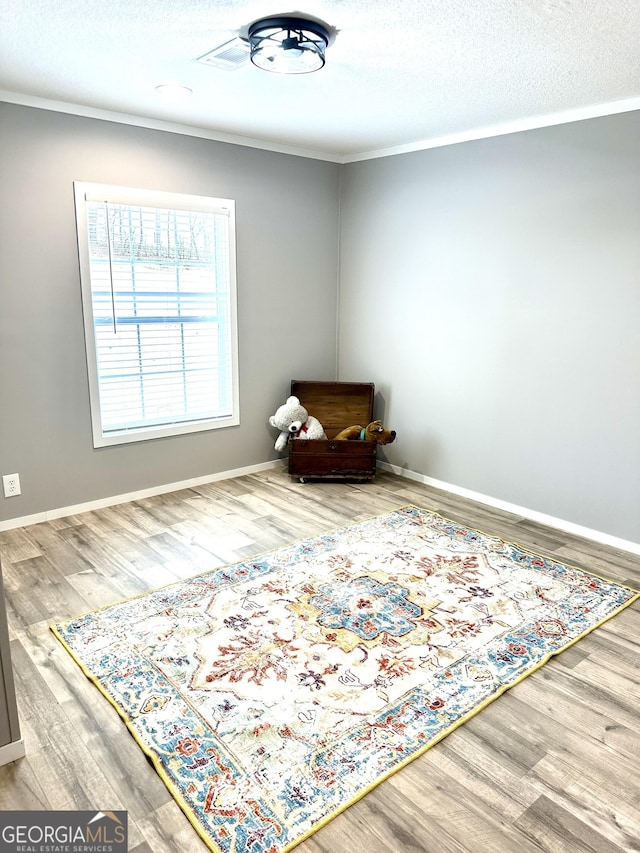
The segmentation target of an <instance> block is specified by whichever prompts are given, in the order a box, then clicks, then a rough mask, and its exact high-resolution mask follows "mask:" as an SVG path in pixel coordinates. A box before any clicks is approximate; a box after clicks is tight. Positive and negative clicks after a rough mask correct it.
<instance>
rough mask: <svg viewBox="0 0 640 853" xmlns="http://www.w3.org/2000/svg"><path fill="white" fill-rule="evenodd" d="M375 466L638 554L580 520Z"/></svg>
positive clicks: (633, 546)
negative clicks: (546, 512) (569, 519)
mask: <svg viewBox="0 0 640 853" xmlns="http://www.w3.org/2000/svg"><path fill="white" fill-rule="evenodd" d="M378 468H381V469H382V470H383V471H390V472H391V473H392V474H398V475H399V476H400V477H405V478H406V479H407V480H414V481H415V482H417V483H424V484H425V485H426V486H433V487H434V488H436V489H442V490H443V491H445V492H451V494H454V495H460V497H463V498H469V499H470V500H472V501H477V502H478V503H482V504H487V506H493V507H495V508H496V509H503V510H505V512H511V513H513V514H514V515H519V516H522V517H523V518H528V519H529V520H531V521H538V522H539V523H540V524H546V525H547V526H548V527H555V528H557V529H558V530H564V531H565V533H573V534H574V535H575V536H583V537H584V538H585V539H591V540H592V541H594V542H600V543H601V544H602V545H610V546H611V547H612V548H620V550H621V551H630V552H631V553H632V554H640V544H639V543H637V542H630V541H628V540H627V539H619V538H618V537H617V536H611V535H610V534H608V533H602V532H601V531H599V530H592V529H591V528H590V527H582V525H580V524H574V523H573V522H572V521H564V519H562V518H555V517H554V516H553V515H546V514H545V513H543V512H538V511H537V510H535V509H528V508H527V507H524V506H517V505H516V504H512V503H509V502H508V501H503V500H500V499H499V498H493V497H490V496H489V495H483V494H481V493H480V492H474V491H472V490H471V489H465V488H463V487H462V486H454V485H452V484H451V483H445V482H443V481H442V480H436V479H435V478H433V477H427V476H426V475H424V474H418V473H417V472H416V471H410V470H409V469H408V468H401V467H400V466H399V465H391V463H389V462H381V461H380V460H378Z"/></svg>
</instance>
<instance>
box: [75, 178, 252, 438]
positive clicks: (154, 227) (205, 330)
mask: <svg viewBox="0 0 640 853" xmlns="http://www.w3.org/2000/svg"><path fill="white" fill-rule="evenodd" d="M76 207H77V211H78V238H79V249H80V261H81V278H82V289H83V308H84V316H85V337H86V340H87V355H88V364H89V384H90V391H91V398H92V399H91V405H92V416H93V422H94V423H93V431H94V444H96V445H97V446H100V445H104V444H114V443H119V442H121V441H139V440H141V439H143V438H154V437H158V436H160V435H170V434H175V433H178V432H189V431H193V430H199V429H212V428H214V427H216V426H228V425H231V424H236V423H238V412H237V408H238V405H237V398H238V389H237V368H236V365H237V354H236V353H237V340H236V337H237V336H236V316H235V311H236V299H235V251H234V246H235V235H234V215H233V214H234V209H233V202H230V201H227V200H220V199H208V198H202V197H199V196H197V197H194V196H182V195H177V194H167V193H150V192H147V191H140V190H128V189H123V188H118V187H100V186H96V185H87V184H76ZM81 232H82V233H81Z"/></svg>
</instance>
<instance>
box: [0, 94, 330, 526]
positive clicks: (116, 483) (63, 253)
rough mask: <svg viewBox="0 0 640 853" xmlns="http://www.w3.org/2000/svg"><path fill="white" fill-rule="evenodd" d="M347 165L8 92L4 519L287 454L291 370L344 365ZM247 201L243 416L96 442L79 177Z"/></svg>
mask: <svg viewBox="0 0 640 853" xmlns="http://www.w3.org/2000/svg"><path fill="white" fill-rule="evenodd" d="M338 179H339V167H338V166H337V165H335V164H332V163H325V162H321V161H317V160H311V159H305V158H300V157H293V156H288V155H283V154H276V153H271V152H267V151H260V150H257V149H251V148H245V147H240V146H234V145H228V144H225V143H217V142H212V141H209V140H204V139H198V138H193V137H187V136H180V135H177V134H172V133H166V132H160V131H154V130H147V129H142V128H135V127H128V126H124V125H119V124H114V123H109V122H103V121H97V120H93V119H87V118H80V117H75V116H69V115H63V114H60V113H54V112H48V111H43V110H37V109H31V108H28V107H20V106H12V105H9V104H0V187H1V192H0V474H10V473H14V472H16V471H17V472H18V473H19V474H20V478H21V485H22V496H20V497H15V498H8V499H5V498H4V497H2V496H1V493H0V520H3V519H8V518H17V517H21V516H24V515H29V514H32V513H37V512H41V511H44V510H47V509H54V508H56V507H64V506H69V505H73V504H76V503H81V502H84V501H91V500H95V499H99V498H105V497H108V496H111V495H117V494H123V493H127V492H130V491H135V490H139V489H144V488H151V487H154V486H159V485H162V484H165V483H171V482H177V481H180V480H183V479H188V478H191V477H198V476H203V475H205V474H209V473H216V472H218V471H226V470H229V469H233V468H236V467H242V466H246V465H252V464H255V463H261V462H264V461H266V460H268V459H271V458H276V457H277V454H276V453H275V452H274V451H273V443H274V441H275V438H276V434H275V432H274V430H272V429H271V428H270V427H269V426H268V425H267V418H268V416H269V415H270V414H272V413H273V411H275V408H276V407H277V406H278V405H279V404H280V402H283V401H284V399H285V397H286V396H287V394H288V390H289V382H290V380H291V379H292V378H294V374H295V376H300V377H308V378H318V379H325V378H328V379H332V378H335V376H336V281H337V258H338V202H339V197H338ZM74 180H80V181H95V182H102V183H113V184H120V185H127V186H134V187H143V188H149V189H157V190H169V191H174V192H185V193H196V194H201V195H212V196H218V197H223V198H233V199H235V200H236V216H237V248H238V252H237V257H238V300H239V348H240V416H241V424H240V426H239V427H235V428H233V427H232V428H228V429H218V430H213V431H211V432H200V433H193V434H191V435H186V436H180V437H175V438H166V439H157V440H153V441H144V442H140V443H136V444H129V445H123V446H119V447H109V448H102V449H99V450H95V449H94V448H93V446H92V440H91V429H90V416H89V397H88V387H87V371H86V359H85V351H84V339H83V326H82V316H81V300H80V285H79V274H78V261H77V248H76V233H75V218H74V205H73V181H74Z"/></svg>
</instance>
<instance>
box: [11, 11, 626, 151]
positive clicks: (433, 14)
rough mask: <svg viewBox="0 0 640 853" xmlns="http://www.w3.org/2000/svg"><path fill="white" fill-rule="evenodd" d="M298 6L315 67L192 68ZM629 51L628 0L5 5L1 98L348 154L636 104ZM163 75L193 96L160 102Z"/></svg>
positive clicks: (292, 12)
mask: <svg viewBox="0 0 640 853" xmlns="http://www.w3.org/2000/svg"><path fill="white" fill-rule="evenodd" d="M296 13H297V14H308V15H310V16H313V17H316V18H319V19H321V20H323V21H324V22H326V23H327V24H328V25H329V26H330V27H332V28H335V30H336V31H337V35H336V37H335V40H334V43H333V44H332V45H331V46H330V47H329V48H328V50H327V64H326V66H325V68H324V69H322V70H321V71H319V72H316V73H314V74H309V75H298V76H280V75H276V74H268V73H266V72H264V71H260V70H258V69H257V68H254V67H253V66H252V65H250V64H248V65H247V66H246V67H243V68H242V69H240V70H235V71H229V70H222V69H217V68H212V67H207V66H204V65H202V64H199V63H196V62H195V61H194V60H195V59H196V58H197V57H199V56H201V55H202V54H204V53H207V52H208V51H210V50H211V49H212V48H214V47H217V46H218V45H219V44H221V43H223V42H225V41H228V40H229V39H231V38H233V37H234V36H236V35H238V34H244V33H246V27H247V25H248V24H249V23H251V22H252V21H254V20H256V19H257V18H261V17H265V16H266V15H275V14H296ZM639 45H640V3H639V0H396V2H393V0H304V2H303V3H302V5H301V7H300V8H296V7H293V8H289V7H285V6H279V5H278V4H277V2H274V3H272V2H266V0H207V2H204V0H127V2H124V0H111V2H109V3H99V2H97V0H93V2H91V0H90V2H87V0H62V2H61V0H4V3H3V4H2V5H1V8H0V90H3V91H2V92H1V93H0V99H4V100H13V101H16V102H22V103H37V104H41V102H40V101H39V100H38V99H47V100H49V101H58V102H63V103H65V104H71V105H77V107H78V111H79V112H82V111H83V110H85V112H86V110H87V109H88V108H92V109H94V110H95V109H99V110H108V111H116V112H119V113H125V114H129V115H133V116H139V117H142V118H143V119H148V120H162V121H164V122H172V123H177V124H181V125H187V126H191V127H193V128H198V129H201V130H202V131H205V132H208V133H209V134H211V135H213V136H215V135H216V134H218V135H219V136H220V137H222V138H224V135H225V134H226V135H232V136H234V137H248V138H250V139H253V140H258V141H262V142H263V143H265V144H266V145H267V146H270V147H276V148H277V147H278V146H281V147H283V149H284V150H290V149H292V148H296V149H305V150H312V151H314V152H320V153H321V154H324V155H326V156H327V157H329V158H330V159H337V160H340V159H343V160H344V159H356V158H357V157H358V156H361V155H363V154H365V153H366V152H372V151H379V150H380V149H387V148H393V147H397V146H403V145H411V144H414V143H420V142H422V141H425V140H426V141H428V140H434V139H439V138H441V137H447V136H452V135H456V134H461V135H465V134H469V135H471V134H472V132H473V131H477V130H481V129H483V128H488V127H493V126H496V125H502V124H505V123H510V122H518V121H521V120H525V119H530V118H532V117H533V118H535V117H543V116H549V115H555V114H561V113H563V112H565V111H568V110H579V109H585V110H588V109H592V108H594V107H602V105H607V104H610V103H611V102H619V101H623V102H624V101H627V103H626V104H625V103H623V104H616V106H614V107H612V108H610V109H608V110H607V109H602V110H601V112H603V113H604V112H607V111H618V109H628V108H639V107H640V50H639ZM168 80H175V81H178V82H180V83H182V84H184V85H186V86H189V87H190V88H191V89H192V90H193V95H192V96H191V97H190V98H189V99H188V100H187V101H186V102H181V103H177V104H169V103H166V102H164V101H162V100H161V98H160V96H159V95H158V93H157V92H156V90H155V87H156V86H157V85H158V84H160V83H163V82H166V81H168ZM42 105H46V104H44V103H42ZM65 109H67V107H65ZM68 109H71V107H69V108H68ZM558 118H559V120H561V118H560V115H559V116H558ZM542 123H552V122H548V121H546V122H542Z"/></svg>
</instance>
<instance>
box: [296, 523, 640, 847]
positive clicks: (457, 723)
mask: <svg viewBox="0 0 640 853" xmlns="http://www.w3.org/2000/svg"><path fill="white" fill-rule="evenodd" d="M436 514H438V513H436ZM454 523H457V522H454ZM474 529H477V528H474ZM479 532H482V531H479ZM513 544H515V543H513ZM532 553H535V552H532ZM540 556H542V555H540ZM580 571H582V569H580ZM613 583H616V581H613ZM618 585H619V586H622V587H624V589H629V587H626V586H624V584H618ZM639 599H640V592H636V594H635V595H634V596H633V598H630V599H629V600H628V601H625V602H624V604H621V605H620V606H619V607H618V608H617V609H616V610H614V611H613V612H612V613H609V614H608V615H607V616H605V617H604V619H601V620H600V621H599V622H597V623H596V624H595V625H592V626H590V627H589V628H588V629H587V630H586V631H584V632H583V633H582V634H579V635H578V636H577V637H574V638H573V640H571V641H570V642H569V643H567V644H566V645H565V646H563V647H562V648H561V649H556V651H555V652H550V653H549V654H548V655H546V656H545V657H544V658H543V659H542V660H540V661H538V663H537V664H536V665H535V666H534V667H532V668H531V669H529V670H527V672H524V673H522V674H521V675H519V676H518V677H517V678H516V679H514V680H513V681H510V682H509V683H508V684H503V686H502V687H501V688H500V689H499V690H497V691H496V692H495V693H494V694H492V695H491V696H489V697H487V698H486V699H483V701H482V702H480V704H479V705H478V706H477V707H476V708H473V709H472V710H471V711H468V712H467V713H466V714H464V715H463V716H462V717H460V718H459V719H458V720H456V721H455V723H452V724H451V725H450V726H448V727H447V728H446V729H443V731H441V732H439V733H438V734H437V735H436V736H435V737H434V738H432V739H431V740H430V741H429V742H428V743H427V744H425V745H424V746H422V747H420V749H418V750H417V751H416V752H414V753H412V754H411V755H408V756H407V757H406V758H404V759H403V760H402V761H401V762H399V763H398V764H396V765H395V766H394V767H392V768H390V769H389V770H387V772H386V773H384V774H383V775H382V776H380V777H379V778H378V779H376V780H375V782H371V783H370V784H369V785H367V787H366V788H364V789H363V790H362V791H359V792H358V794H357V795H356V796H355V797H353V798H352V799H351V800H349V802H348V803H345V804H344V805H342V806H340V807H339V808H338V809H336V810H335V811H333V812H331V814H330V815H327V816H326V817H324V818H322V820H320V821H318V823H317V825H316V826H314V827H313V828H312V829H310V830H308V831H307V832H305V834H304V835H303V836H301V837H300V838H299V839H296V840H295V841H292V842H290V843H289V844H288V845H287V846H286V847H283V848H282V850H281V851H280V853H289V851H290V850H293V849H294V847H297V846H298V844H301V843H302V842H303V841H306V840H307V839H308V838H310V837H311V836H312V835H314V834H315V833H316V832H318V830H320V829H322V827H324V826H326V825H327V824H328V823H330V822H331V821H332V820H334V819H335V818H336V817H338V815H340V814H342V812H344V811H346V810H347V809H348V808H350V806H352V805H354V804H355V803H357V802H358V800H361V799H362V798H363V797H365V796H366V795H367V794H369V793H371V791H373V790H374V789H375V788H377V787H378V785H380V784H382V782H385V781H386V780H387V779H390V778H391V776H395V774H396V773H398V772H399V771H400V770H402V769H403V768H404V767H406V766H407V765H408V764H411V762H412V761H415V760H416V759H417V758H420V756H422V755H424V754H425V753H426V752H428V751H429V750H430V749H431V748H432V747H434V746H435V745H436V744H438V743H440V741H441V740H444V738H446V737H447V736H448V735H450V734H451V733H452V732H454V731H455V730H456V729H457V728H459V727H460V726H462V725H464V723H466V722H468V721H469V720H471V719H472V718H473V717H475V716H476V715H477V714H479V713H480V711H482V710H484V709H485V708H486V707H487V706H488V705H491V704H492V702H495V701H496V699H499V698H500V696H502V695H503V694H504V693H506V692H507V690H511V688H512V687H515V686H516V685H517V684H520V682H522V681H524V680H525V679H526V678H528V677H529V676H530V675H533V673H534V672H537V671H538V670H539V669H542V667H543V666H545V665H546V664H547V663H549V661H550V660H551V659H552V658H554V657H556V656H557V655H560V654H562V652H564V651H566V650H567V649H569V648H571V646H573V645H574V644H575V643H577V642H579V641H580V640H583V639H584V638H585V637H586V636H588V635H589V634H590V633H591V632H592V631H595V630H596V628H600V627H601V626H602V625H604V624H605V622H608V621H609V620H610V619H612V618H613V617H614V616H617V615H618V614H619V613H621V612H622V611H623V610H625V609H626V608H627V607H629V606H630V605H631V604H633V603H634V602H635V601H638V600H639Z"/></svg>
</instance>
